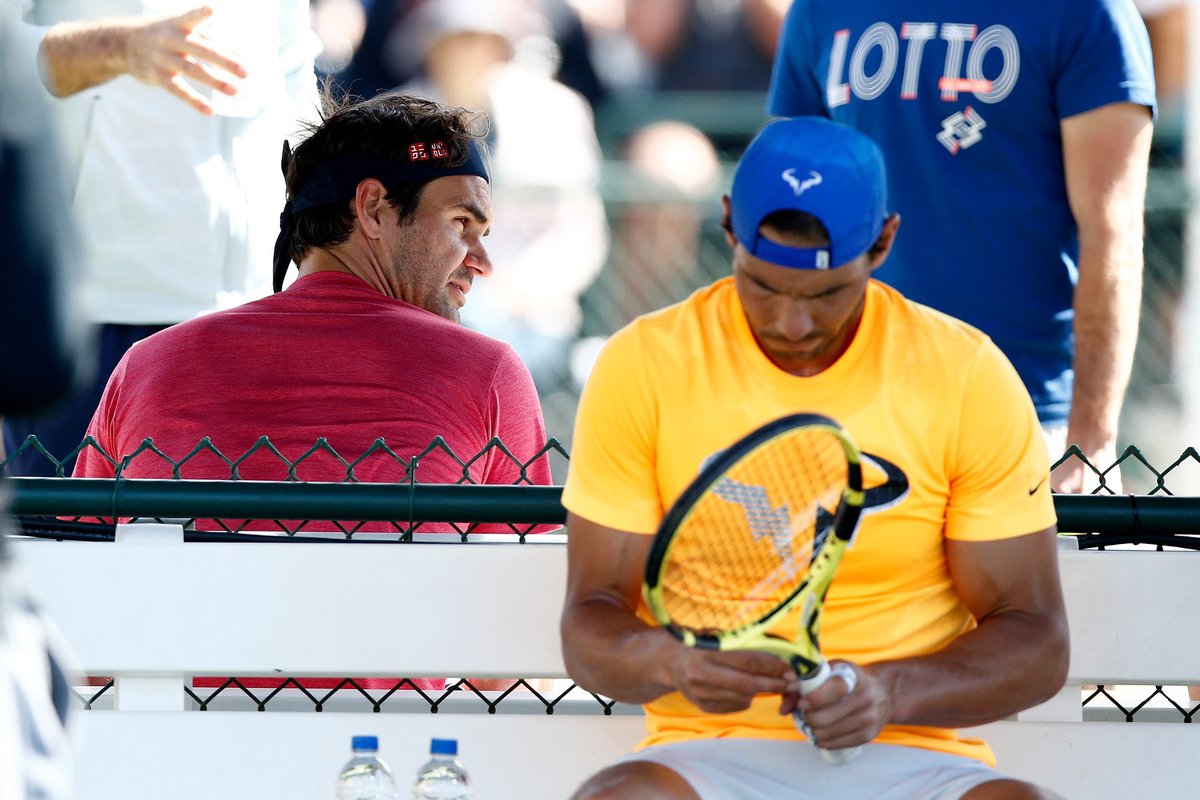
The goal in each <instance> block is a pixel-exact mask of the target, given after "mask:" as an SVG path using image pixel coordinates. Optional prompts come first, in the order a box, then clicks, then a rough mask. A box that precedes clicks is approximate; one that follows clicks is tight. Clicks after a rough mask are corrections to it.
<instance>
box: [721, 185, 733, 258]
mask: <svg viewBox="0 0 1200 800" xmlns="http://www.w3.org/2000/svg"><path fill="white" fill-rule="evenodd" d="M721 205H722V207H723V208H724V209H725V216H724V217H723V218H722V219H721V227H722V228H723V229H724V230H725V241H726V242H727V243H728V244H729V247H730V248H731V249H732V248H733V246H734V245H736V244H737V237H736V236H734V235H733V204H732V203H730V201H729V195H727V194H723V195H721Z"/></svg>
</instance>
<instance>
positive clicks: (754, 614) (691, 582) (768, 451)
mask: <svg viewBox="0 0 1200 800" xmlns="http://www.w3.org/2000/svg"><path fill="white" fill-rule="evenodd" d="M846 474H847V465H846V455H845V449H844V447H843V445H842V442H841V440H840V439H839V438H838V437H837V436H836V434H834V433H833V432H832V431H830V430H828V429H827V428H821V427H805V428H796V429H792V430H789V431H787V432H786V433H784V434H782V435H780V436H777V437H774V438H772V439H770V440H768V441H766V442H764V443H762V444H760V445H758V447H756V448H755V449H753V450H752V451H751V452H750V453H749V454H747V455H746V456H745V457H743V458H742V459H740V460H739V461H738V462H737V463H735V464H734V465H733V466H732V467H731V468H730V469H729V470H728V471H727V472H726V473H724V474H723V475H721V476H720V477H719V478H717V479H716V480H715V481H714V482H713V483H712V484H711V485H710V487H709V490H708V491H707V492H705V493H704V494H703V495H702V497H701V498H700V499H699V500H698V501H697V502H696V504H695V505H694V506H693V507H692V510H691V511H690V513H688V514H687V515H686V516H685V517H684V519H683V521H682V522H681V523H680V526H679V529H678V530H677V531H676V533H675V536H674V538H673V539H672V544H671V549H670V550H669V552H668V554H667V557H666V563H665V565H664V571H663V574H662V587H663V601H664V604H665V606H666V609H667V612H668V614H669V616H670V618H671V620H672V621H673V622H674V623H675V624H677V625H680V626H683V627H687V628H690V629H692V630H695V631H728V630H735V629H737V628H741V627H744V626H746V625H749V624H752V623H754V622H756V621H758V620H760V619H762V618H763V617H765V616H767V615H768V614H770V613H771V612H773V611H774V610H775V609H777V608H778V607H780V606H781V605H782V604H784V603H785V602H787V601H788V600H789V599H790V598H791V597H792V596H793V595H794V594H795V593H796V591H797V589H798V588H799V587H800V586H802V585H803V584H804V582H805V581H806V580H807V577H808V571H809V567H810V566H811V564H812V560H813V557H814V554H815V552H817V551H819V549H820V542H821V541H822V539H823V535H824V534H825V533H826V532H827V531H828V530H829V528H830V526H831V524H832V521H833V518H834V515H835V513H836V511H837V508H838V504H839V502H840V499H841V495H842V491H843V490H844V489H845V486H846Z"/></svg>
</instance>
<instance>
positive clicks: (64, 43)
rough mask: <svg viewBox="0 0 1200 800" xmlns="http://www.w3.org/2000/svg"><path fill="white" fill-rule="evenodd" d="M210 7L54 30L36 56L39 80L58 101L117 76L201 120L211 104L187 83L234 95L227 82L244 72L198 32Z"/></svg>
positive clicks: (109, 19)
mask: <svg viewBox="0 0 1200 800" xmlns="http://www.w3.org/2000/svg"><path fill="white" fill-rule="evenodd" d="M212 14H213V10H212V9H211V8H209V7H208V6H201V7H200V8H195V9H192V10H191V11H188V12H186V13H184V14H179V15H177V16H166V17H148V18H138V17H102V18H99V19H93V20H84V21H80V22H63V23H59V24H58V25H55V26H54V27H52V28H51V29H50V30H49V31H47V33H46V37H45V39H43V40H42V47H41V51H40V53H39V59H40V67H41V71H42V80H43V82H44V83H45V84H46V88H47V89H49V90H50V92H51V94H53V95H55V96H56V97H68V96H70V95H72V94H75V93H76V92H80V91H83V90H84V89H88V88H91V87H93V86H98V85H100V84H102V83H105V82H107V81H110V80H112V79H113V78H116V77H118V76H120V75H132V76H133V77H135V78H137V79H138V80H139V81H141V82H142V83H145V84H148V85H150V86H158V87H160V88H162V89H165V90H166V91H168V92H170V93H171V94H173V95H174V96H176V97H178V98H179V99H180V100H182V101H183V102H185V103H187V104H188V105H190V106H191V107H192V108H194V109H196V110H197V111H199V112H200V113H201V114H212V113H213V107H212V104H211V103H210V102H209V101H208V99H207V98H205V97H204V96H203V95H202V94H201V93H200V92H198V91H197V90H196V88H195V86H193V85H192V84H191V83H189V81H192V82H194V83H195V84H196V85H198V86H206V87H209V88H211V89H213V90H214V91H217V92H221V93H222V94H227V95H233V94H236V93H237V86H236V85H235V84H234V83H232V82H231V81H230V79H240V78H244V77H246V75H247V71H246V67H245V66H244V65H243V64H242V63H241V62H240V61H239V60H238V58H237V57H236V56H235V55H233V54H232V53H230V52H228V51H227V50H224V49H222V48H221V47H220V46H218V45H216V44H214V43H213V42H212V41H211V40H210V39H209V38H208V37H207V36H206V35H205V34H204V33H203V31H198V30H197V27H198V26H200V24H201V23H202V22H204V21H205V20H206V19H208V18H209V17H211V16H212Z"/></svg>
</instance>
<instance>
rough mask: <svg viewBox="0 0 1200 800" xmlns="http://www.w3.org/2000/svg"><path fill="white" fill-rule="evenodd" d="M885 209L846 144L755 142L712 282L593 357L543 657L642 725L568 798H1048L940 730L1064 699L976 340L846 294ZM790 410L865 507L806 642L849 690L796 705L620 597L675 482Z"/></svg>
mask: <svg viewBox="0 0 1200 800" xmlns="http://www.w3.org/2000/svg"><path fill="white" fill-rule="evenodd" d="M886 196H887V190H886V174H885V170H884V165H883V160H882V156H881V155H880V153H879V150H878V148H877V147H876V146H875V144H874V143H873V142H871V141H870V140H869V139H867V138H866V137H865V136H863V135H862V134H860V133H858V132H855V131H853V130H851V129H849V128H846V127H844V126H842V125H840V124H838V123H834V122H830V121H827V120H822V119H816V118H797V119H788V120H780V121H777V122H774V123H772V124H770V125H769V126H767V127H766V128H765V129H764V130H763V131H762V132H761V133H760V134H759V136H758V137H756V139H755V140H754V141H753V142H752V143H751V144H750V146H749V148H748V149H747V151H746V153H745V155H744V156H743V158H742V159H741V161H740V163H739V165H738V168H737V171H736V173H735V176H734V180H733V188H732V191H731V194H730V196H729V197H727V198H726V199H725V228H726V231H727V238H728V240H729V243H730V245H731V247H732V248H733V275H732V277H730V278H726V279H723V280H720V281H717V282H716V283H714V284H712V285H710V286H708V287H705V288H703V289H701V290H699V291H697V292H696V293H695V294H693V295H692V296H691V297H690V298H688V299H687V300H685V301H683V302H682V303H679V304H677V305H675V306H672V307H669V308H667V309H664V310H662V311H659V312H657V313H654V314H650V315H647V316H645V317H642V318H639V319H638V320H636V321H635V322H634V323H632V324H631V325H630V326H628V327H627V328H625V329H624V330H622V331H620V332H619V333H617V334H616V335H615V336H614V337H613V338H612V340H611V341H610V342H609V343H608V344H607V346H606V348H605V350H604V352H603V353H602V354H601V356H600V358H599V360H598V362H597V364H596V367H595V369H594V370H593V372H592V375H591V378H590V380H589V382H588V385H587V387H586V389H585V391H584V395H583V398H582V400H581V404H580V408H579V414H578V419H577V427H576V432H575V437H574V446H573V457H572V459H571V467H570V473H569V475H568V478H567V483H566V487H565V489H564V493H563V503H564V504H565V505H566V507H567V509H568V510H569V517H568V527H569V530H570V536H569V537H568V540H569V544H568V557H569V573H568V587H567V597H566V605H565V608H564V612H563V618H562V635H563V647H564V655H565V658H566V663H567V666H568V669H569V671H570V673H571V675H572V677H574V678H575V680H576V681H577V682H578V683H579V684H580V685H581V686H583V687H585V688H587V689H589V690H592V691H595V692H599V693H603V694H605V695H608V696H610V697H613V698H615V699H618V700H622V701H625V702H637V703H644V704H645V706H646V711H647V728H648V736H647V738H646V739H645V740H644V741H643V743H642V746H641V748H639V750H638V752H637V753H635V754H633V755H631V756H629V757H628V758H626V759H624V760H622V762H620V763H618V764H617V765H614V766H612V767H610V768H608V769H606V770H604V771H603V772H601V773H599V774H598V775H597V776H594V777H593V779H592V780H590V781H589V782H588V783H587V784H585V786H584V787H583V788H581V790H580V791H579V793H578V794H577V797H579V798H607V797H638V798H652V797H653V798H657V797H662V798H704V800H708V799H709V798H719V797H737V798H741V799H744V798H762V800H768V798H770V800H778V798H822V799H823V800H826V799H828V798H862V797H871V798H896V799H897V800H899V798H939V799H941V798H959V797H964V798H970V799H971V800H986V799H987V798H1006V799H1007V800H1011V799H1012V798H1041V797H1048V796H1052V795H1050V794H1048V793H1047V792H1046V791H1045V790H1043V789H1040V788H1039V787H1036V786H1033V785H1030V784H1028V783H1024V782H1022V781H1018V780H1013V779H1010V778H1006V777H1005V776H1004V775H1003V774H1001V773H1000V772H997V771H996V770H995V769H994V768H993V767H994V758H993V756H992V754H991V751H990V750H989V748H988V747H987V745H986V744H985V743H984V742H982V741H980V740H978V739H973V738H970V737H968V736H963V735H960V734H959V732H958V731H957V730H956V729H957V728H958V727H960V726H964V727H966V726H973V725H979V724H983V723H986V722H990V721H994V720H997V719H1001V718H1003V717H1006V716H1009V715H1011V714H1013V713H1015V712H1017V711H1019V710H1021V709H1024V708H1027V707H1029V706H1032V705H1034V704H1036V703H1039V702H1042V701H1044V700H1045V699H1047V698H1049V697H1051V696H1052V695H1053V694H1054V693H1055V692H1056V691H1057V690H1058V689H1059V688H1060V687H1061V686H1062V684H1063V682H1064V680H1065V677H1066V668H1067V627H1066V619H1065V612H1064V609H1063V601H1062V592H1061V587H1060V585H1059V578H1058V569H1057V561H1056V550H1055V541H1054V535H1055V517H1054V508H1053V503H1052V500H1051V496H1050V491H1049V486H1048V480H1047V478H1048V475H1049V461H1048V457H1047V453H1046V448H1045V445H1044V443H1043V441H1042V437H1041V433H1040V429H1039V426H1038V421H1037V417H1036V414H1035V413H1034V409H1033V404H1032V402H1031V401H1030V398H1029V395H1028V393H1027V392H1026V391H1025V389H1024V387H1023V386H1022V384H1021V382H1020V379H1019V378H1018V377H1017V374H1016V372H1015V371H1014V370H1013V368H1012V366H1011V365H1010V364H1009V363H1008V361H1007V360H1006V359H1005V358H1004V356H1003V355H1002V354H1001V353H1000V351H999V350H998V349H997V348H996V346H995V345H994V344H993V343H992V342H991V341H990V340H989V339H988V338H987V337H986V336H984V335H983V334H981V333H980V332H979V331H977V330H976V329H974V328H972V327H970V326H968V325H966V324H965V323H962V322H960V321H958V320H955V319H952V318H950V317H948V316H946V315H944V314H941V313H939V312H937V311H934V310H932V309H929V308H927V307H924V306H920V305H917V304H915V303H912V302H910V301H908V300H906V299H905V298H904V297H903V296H901V295H900V294H899V293H897V292H896V291H895V290H893V289H891V288H890V287H887V286H885V285H883V284H880V283H878V282H876V281H873V280H872V279H871V273H872V271H873V270H874V269H876V268H877V267H878V266H879V265H880V264H882V263H883V261H884V259H885V258H886V257H887V254H888V252H889V250H890V248H891V246H892V243H893V241H894V240H895V237H896V235H897V230H898V228H899V222H900V220H899V217H898V215H896V214H889V213H888V211H887V199H886ZM801 411H807V412H813V413H818V414H824V415H826V416H829V417H831V418H833V419H835V420H837V421H838V422H840V423H841V424H842V425H843V426H844V427H845V428H846V429H847V431H848V432H849V433H850V435H851V436H852V437H853V438H854V439H855V440H856V441H857V443H858V444H859V446H860V447H861V448H862V450H863V452H864V456H865V463H866V475H865V479H866V481H867V484H866V485H867V489H868V491H867V501H866V509H865V511H866V515H865V517H864V520H863V522H862V524H861V528H860V530H859V532H858V535H857V537H856V540H855V543H854V546H853V548H852V549H851V550H850V551H849V552H848V553H847V555H846V557H845V560H844V561H843V564H842V567H841V568H840V570H839V573H838V576H837V578H836V579H835V580H834V582H833V586H832V588H831V589H830V591H829V595H828V598H827V601H826V604H825V612H824V617H823V623H822V643H823V650H824V651H825V653H826V655H827V656H828V657H830V659H831V660H832V661H833V662H835V663H842V664H845V665H846V667H844V668H843V669H846V668H848V669H850V670H852V672H853V675H854V677H855V678H856V680H853V681H850V682H847V681H845V680H841V679H839V680H831V681H829V682H827V683H826V684H825V685H823V686H822V687H820V688H819V689H817V690H814V691H813V692H811V693H810V694H807V695H805V696H804V697H801V698H798V697H797V691H798V684H797V681H796V679H795V676H794V675H793V674H791V670H790V667H788V666H787V665H786V664H784V662H783V661H782V660H780V659H779V658H777V657H775V656H771V655H767V654H764V653H755V652H715V651H701V650H694V649H689V648H686V647H684V646H683V645H682V644H681V643H679V642H678V641H677V640H676V639H675V638H674V637H672V636H671V635H670V634H668V633H667V632H666V631H663V630H662V629H660V628H658V627H657V626H655V624H654V623H653V621H652V619H651V618H650V617H649V615H648V614H647V613H646V610H645V608H644V606H643V605H642V603H641V599H640V588H641V576H642V569H643V565H644V563H645V560H646V553H647V550H648V548H649V545H650V542H651V539H652V536H651V534H653V533H654V531H655V530H656V528H657V526H658V524H659V522H660V520H661V518H662V515H663V513H664V512H665V510H666V509H667V508H668V507H669V506H670V505H671V503H672V502H673V501H674V500H675V499H676V497H678V496H679V494H680V493H681V492H682V491H683V489H684V487H686V486H687V484H688V482H689V481H690V480H691V479H692V478H693V477H694V476H695V475H696V473H697V472H698V471H699V469H700V467H701V465H702V464H703V463H705V461H706V460H707V459H708V458H710V457H711V456H712V455H713V454H714V453H717V452H719V451H721V450H723V449H724V448H726V447H728V446H729V445H730V444H732V443H733V442H734V441H736V440H737V439H738V438H740V437H741V436H743V435H744V434H746V433H748V432H750V431H751V430H753V429H755V428H757V427H759V426H760V425H762V424H763V423H765V422H767V421H769V420H772V419H775V418H777V417H780V416H783V415H785V414H789V413H794V412H801ZM708 568H709V569H712V570H719V569H720V568H721V565H719V564H712V565H708ZM797 613H799V612H797ZM797 704H798V705H799V707H800V708H801V709H802V710H803V711H804V713H805V716H806V718H807V720H808V722H809V724H810V726H811V729H812V732H813V736H814V738H815V739H816V740H818V741H819V743H820V744H821V746H822V747H824V748H827V749H839V748H847V747H853V746H856V745H865V747H864V750H863V753H862V754H861V755H860V756H859V757H858V759H856V760H855V761H853V762H851V763H850V764H849V765H846V766H832V765H829V764H826V763H825V762H824V761H823V760H822V759H821V758H820V757H819V756H818V755H817V750H816V749H815V748H811V747H804V746H802V745H800V744H799V740H800V739H802V735H801V734H800V732H799V731H797V729H796V727H795V725H794V724H793V722H792V719H791V716H790V714H789V713H787V712H789V711H790V710H791V709H792V707H793V706H795V705H797ZM897 745H899V746H897Z"/></svg>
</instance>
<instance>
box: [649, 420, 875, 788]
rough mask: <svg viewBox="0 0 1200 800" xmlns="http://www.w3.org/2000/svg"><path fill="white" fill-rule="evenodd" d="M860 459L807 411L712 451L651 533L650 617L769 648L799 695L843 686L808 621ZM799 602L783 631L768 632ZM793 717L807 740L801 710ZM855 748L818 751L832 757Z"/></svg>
mask: <svg viewBox="0 0 1200 800" xmlns="http://www.w3.org/2000/svg"><path fill="white" fill-rule="evenodd" d="M860 462H861V454H860V453H859V451H858V448H857V447H855V445H854V442H853V441H851V439H850V437H849V436H848V435H847V434H846V432H845V431H844V430H842V428H841V427H840V426H838V424H837V423H836V422H834V421H833V420H831V419H828V418H827V417H823V416H819V415H816V414H793V415H791V416H787V417H783V418H781V419H778V420H775V421H774V422H770V423H768V424H767V425H764V426H763V427H761V428H759V429H758V430H755V431H753V432H752V433H750V434H748V435H747V436H745V437H743V438H742V439H741V440H739V441H738V442H736V443H735V444H733V445H732V446H731V447H729V448H728V449H727V450H725V451H724V452H722V453H721V454H720V455H719V456H718V457H717V458H715V459H714V460H713V461H712V462H711V463H709V464H708V465H707V466H705V467H704V468H703V469H701V471H700V474H699V475H698V476H697V477H696V479H695V480H693V481H692V483H691V484H690V485H689V486H688V488H687V489H686V490H685V491H684V492H683V494H682V495H680V497H679V499H678V500H676V501H675V504H674V505H672V506H671V508H670V510H669V511H668V512H667V515H666V516H665V517H664V518H663V521H662V524H661V525H660V526H659V528H658V532H657V533H656V534H655V536H654V541H653V542H652V543H651V546H650V554H649V557H648V558H647V561H646V574H645V581H644V583H643V586H642V594H643V596H644V598H645V601H646V605H647V607H648V608H649V609H650V612H651V613H652V614H653V615H654V618H655V619H656V620H657V621H658V622H659V624H660V625H662V626H663V627H664V628H666V629H667V630H668V631H670V632H671V633H672V634H673V635H675V636H676V637H677V638H678V639H679V640H680V641H682V642H683V643H684V644H685V645H687V646H688V647H697V648H702V649H710V650H762V651H765V652H768V653H772V654H774V655H777V656H779V657H780V658H782V659H784V660H785V661H787V662H788V663H789V664H791V665H792V668H793V669H795V670H796V673H797V674H798V675H799V676H800V690H801V692H802V693H803V692H809V691H812V690H814V689H816V688H817V687H818V686H820V685H821V684H823V683H824V682H825V681H827V680H828V679H829V678H830V677H832V676H833V675H835V674H838V675H841V676H842V677H843V679H845V680H846V681H847V683H848V684H849V685H850V687H851V689H853V680H854V672H853V670H849V669H843V670H837V669H831V668H830V666H829V664H828V662H826V661H825V659H824V658H823V657H822V656H821V650H820V646H819V643H818V628H819V627H820V622H821V610H822V606H823V603H824V600H825V593H826V592H827V591H828V589H829V584H830V581H831V580H832V579H833V574H834V572H835V571H836V569H837V566H838V564H839V563H840V561H841V559H842V554H843V553H844V552H845V550H846V547H847V545H849V543H850V540H851V538H852V537H853V536H854V531H855V529H856V527H857V525H858V519H859V515H860V513H861V511H862V505H863V490H862V467H861V463H860ZM797 609H799V612H800V613H799V625H798V629H797V630H796V633H795V636H794V637H793V638H792V639H790V640H789V639H784V638H782V637H780V636H779V635H778V634H777V633H776V634H772V633H768V632H767V631H768V630H769V629H771V628H772V627H774V626H776V625H777V624H779V623H780V622H781V621H782V620H783V619H784V617H786V616H787V615H788V614H791V613H793V612H795V611H796V610H797ZM839 666H842V665H839ZM847 673H848V674H847ZM796 723H797V725H798V726H799V728H800V729H801V731H803V732H804V733H805V735H806V736H807V737H808V739H809V741H814V739H813V737H812V735H811V733H810V732H809V730H808V726H807V724H806V723H805V721H804V718H803V715H802V714H801V713H800V712H796ZM860 750H861V748H860V747H852V748H847V749H844V750H822V751H821V753H822V755H823V756H824V757H825V759H826V760H827V761H829V762H830V763H835V764H841V763H845V762H846V761H849V760H850V759H851V758H853V757H854V756H855V755H857V754H858V752H859V751H860Z"/></svg>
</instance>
